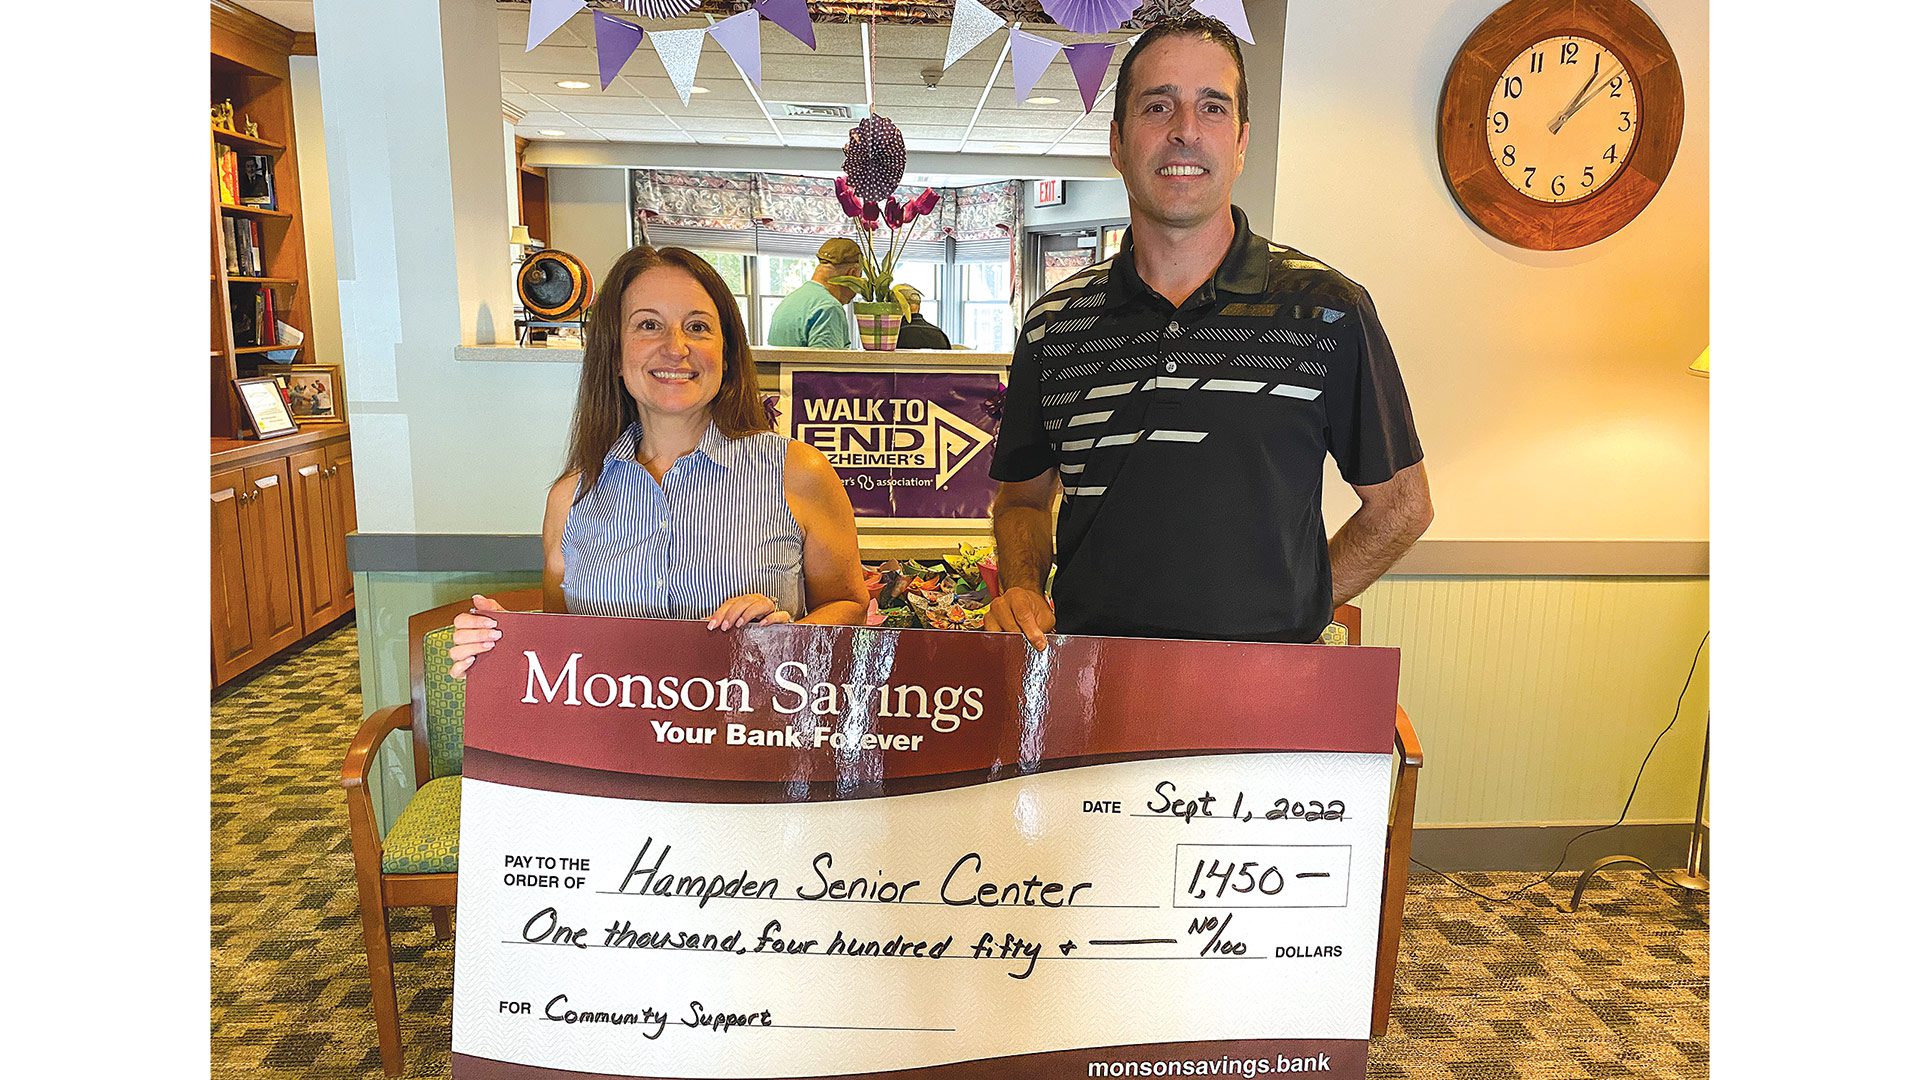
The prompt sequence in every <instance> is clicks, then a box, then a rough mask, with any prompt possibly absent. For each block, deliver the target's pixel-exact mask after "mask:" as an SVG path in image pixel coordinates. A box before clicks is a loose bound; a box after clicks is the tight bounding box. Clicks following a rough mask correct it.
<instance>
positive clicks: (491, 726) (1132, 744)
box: [453, 614, 1399, 1080]
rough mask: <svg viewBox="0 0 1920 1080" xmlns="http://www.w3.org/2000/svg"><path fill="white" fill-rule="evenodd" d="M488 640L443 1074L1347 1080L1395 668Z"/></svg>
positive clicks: (558, 628)
mask: <svg viewBox="0 0 1920 1080" xmlns="http://www.w3.org/2000/svg"><path fill="white" fill-rule="evenodd" d="M499 621H500V629H501V632H502V638H501V642H500V646H499V647H498V648H496V649H495V650H494V651H493V652H491V653H489V654H488V655H487V656H486V657H485V658H483V659H482V660H481V662H480V663H478V664H476V665H475V666H474V668H473V671H472V674H471V677H470V679H469V685H468V690H467V719H466V751H465V769H464V775H465V780H464V782H463V801H464V806H463V810H462V815H461V822H460V833H461V836H460V845H461V849H462V850H461V853H460V862H461V873H460V895H459V901H460V905H459V934H458V937H457V939H456V940H457V948H456V950H455V960H454V1003H453V1052H454V1057H453V1073H454V1076H455V1077H456V1078H457V1080H482V1078H489V1080H490V1078H508V1077H511V1078H516V1080H518V1078H534V1077H562V1076H565V1077H589V1076H611V1077H688V1078H690V1077H815V1076H820V1077H825V1076H833V1077H847V1076H875V1075H878V1074H883V1073H884V1074H885V1075H887V1076H889V1077H896V1078H902V1080H904V1078H908V1077H942V1078H961V1077H1009V1076H1019V1077H1088V1076H1207V1075H1216V1076H1260V1075H1287V1074H1304V1075H1310V1076H1331V1077H1346V1078H1352V1080H1359V1078H1360V1077H1361V1076H1363V1074H1364V1072H1365V1064H1366V1050H1367V1042H1366V1040H1367V1033H1368V1020H1369V1015H1370V1004H1371V997H1372V987H1373V972H1374V954H1375V949H1376V935H1377V932H1378V922H1379V914H1380V900H1381V881H1382V876H1381V875H1382V861H1383V857H1384V848H1385V843H1386V833H1387V795H1388V786H1389V773H1390V769H1391V766H1392V760H1391V752H1392V746H1393V721H1394V691H1395V684H1396V681H1397V679H1398V673H1399V654H1398V652H1397V651H1395V650H1392V649H1368V648H1336V647H1328V646H1317V645H1252V644H1240V643H1229V642H1198V641H1165V640H1129V639H1119V638H1095V637H1066V638H1057V639H1054V644H1053V646H1052V647H1051V648H1049V649H1047V650H1046V651H1045V652H1036V651H1034V650H1032V649H1031V648H1029V647H1028V646H1027V644H1026V643H1025V641H1024V640H1022V639H1021V638H1019V637H1018V636H1015V635H1010V634H985V633H965V632H940V631H918V630H904V631H902V630H886V629H869V628H853V627H813V626H769V627H753V628H747V629H744V630H738V631H733V632H730V633H729V632H718V631H712V632H710V631H708V630H707V629H706V627H705V625H704V624H702V623H697V622H692V623H689V622H672V621H663V620H651V619H610V618H591V617H585V616H569V615H536V614H510V615H503V616H501V617H500V620H499Z"/></svg>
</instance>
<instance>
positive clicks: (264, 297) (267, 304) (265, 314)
mask: <svg viewBox="0 0 1920 1080" xmlns="http://www.w3.org/2000/svg"><path fill="white" fill-rule="evenodd" d="M257 287H258V288H259V290H260V299H261V301H262V302H263V308H262V310H261V312H260V344H262V345H278V344H279V343H280V340H279V338H277V337H275V336H274V331H273V327H274V322H275V320H274V316H273V289H272V288H271V287H269V286H266V285H260V286H257Z"/></svg>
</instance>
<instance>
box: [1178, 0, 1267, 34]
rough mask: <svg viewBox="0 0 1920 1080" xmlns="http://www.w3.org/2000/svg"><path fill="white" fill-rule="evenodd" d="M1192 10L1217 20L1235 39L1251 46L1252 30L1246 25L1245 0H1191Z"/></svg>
mask: <svg viewBox="0 0 1920 1080" xmlns="http://www.w3.org/2000/svg"><path fill="white" fill-rule="evenodd" d="M1193 10H1195V11H1197V12H1199V13H1200V14H1202V15H1211V16H1213V17H1214V18H1216V19H1219V20H1220V21H1221V22H1223V23H1226V24H1227V29H1229V30H1231V31H1233V34H1234V36H1235V37H1237V38H1239V39H1240V40H1241V41H1244V42H1246V43H1247V44H1249V45H1251V44H1253V30H1252V28H1250V27H1249V26H1248V25H1247V4H1246V0H1193Z"/></svg>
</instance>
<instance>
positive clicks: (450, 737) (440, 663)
mask: <svg viewBox="0 0 1920 1080" xmlns="http://www.w3.org/2000/svg"><path fill="white" fill-rule="evenodd" d="M452 646H453V627H451V626H443V627H441V628H440V629H438V630H431V631H428V632H427V634H426V635H425V636H424V637H422V638H421V639H420V654H421V659H422V660H423V661H425V666H426V672H425V675H426V679H425V681H426V691H427V694H426V704H427V718H426V719H427V768H428V770H429V771H430V772H432V774H433V775H434V776H436V777H438V776H458V775H459V774H460V760H461V748H462V746H463V745H464V739H465V729H466V717H467V684H466V683H464V682H461V681H459V680H457V679H449V678H447V668H448V667H450V666H452V661H450V660H448V659H447V650H448V649H449V648H451V647H452Z"/></svg>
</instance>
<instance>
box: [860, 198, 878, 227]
mask: <svg viewBox="0 0 1920 1080" xmlns="http://www.w3.org/2000/svg"><path fill="white" fill-rule="evenodd" d="M860 216H861V217H862V218H865V219H866V222H867V228H869V229H871V228H873V226H874V224H875V223H876V222H878V221H879V220H880V204H879V203H877V202H874V201H873V200H872V199H868V200H867V202H866V205H865V206H862V207H861V208H860Z"/></svg>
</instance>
